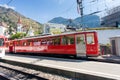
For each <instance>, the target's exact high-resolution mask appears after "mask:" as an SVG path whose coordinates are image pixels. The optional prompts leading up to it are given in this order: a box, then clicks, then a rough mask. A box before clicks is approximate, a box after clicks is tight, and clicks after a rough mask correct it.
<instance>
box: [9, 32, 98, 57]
mask: <svg viewBox="0 0 120 80" xmlns="http://www.w3.org/2000/svg"><path fill="white" fill-rule="evenodd" d="M9 44H10V46H9V52H12V53H26V54H27V53H33V54H35V53H37V54H48V55H49V54H55V55H70V56H76V57H80V56H85V57H86V56H98V55H99V45H98V38H97V33H96V32H95V31H90V32H87V31H86V32H85V31H84V32H71V33H63V34H60V35H45V36H34V37H28V38H23V39H16V40H12V41H10V42H9Z"/></svg>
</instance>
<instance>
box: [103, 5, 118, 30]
mask: <svg viewBox="0 0 120 80" xmlns="http://www.w3.org/2000/svg"><path fill="white" fill-rule="evenodd" d="M107 13H108V14H107V16H105V17H103V18H102V21H101V25H102V26H103V27H119V28H120V6H117V7H115V8H113V9H110V10H109V11H108V12H107Z"/></svg>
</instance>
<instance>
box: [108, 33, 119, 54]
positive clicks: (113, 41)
mask: <svg viewBox="0 0 120 80" xmlns="http://www.w3.org/2000/svg"><path fill="white" fill-rule="evenodd" d="M110 43H111V46H112V47H111V51H112V54H113V55H117V56H120V35H118V36H114V37H111V38H110Z"/></svg>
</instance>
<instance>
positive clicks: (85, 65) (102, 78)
mask: <svg viewBox="0 0 120 80" xmlns="http://www.w3.org/2000/svg"><path fill="white" fill-rule="evenodd" d="M1 60H3V61H4V62H10V61H12V62H11V63H15V64H17V62H19V65H23V64H22V63H24V64H25V65H29V66H31V68H34V67H36V66H37V68H40V69H42V70H43V69H44V70H43V71H45V70H47V71H48V72H50V71H52V72H55V74H56V73H57V72H58V73H59V74H60V73H61V74H62V75H63V76H66V75H69V77H71V78H77V79H80V80H120V64H113V63H103V62H96V61H85V60H73V59H72V60H71V59H63V58H62V59H60V58H52V57H41V56H30V55H13V54H12V55H10V54H7V55H6V56H5V57H3V58H2V59H1ZM43 67H44V68H43ZM48 68H49V69H48ZM53 69H54V70H55V71H53ZM60 70H61V71H62V72H59V71H60ZM64 71H65V72H64ZM70 75H71V76H70Z"/></svg>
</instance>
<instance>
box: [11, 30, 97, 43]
mask: <svg viewBox="0 0 120 80" xmlns="http://www.w3.org/2000/svg"><path fill="white" fill-rule="evenodd" d="M91 32H96V31H81V32H66V33H62V34H54V35H53V34H49V33H48V34H41V35H37V36H30V37H24V38H22V39H15V40H26V39H34V38H45V37H55V36H56V37H57V36H62V35H72V34H78V33H91ZM13 41H14V40H13Z"/></svg>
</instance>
